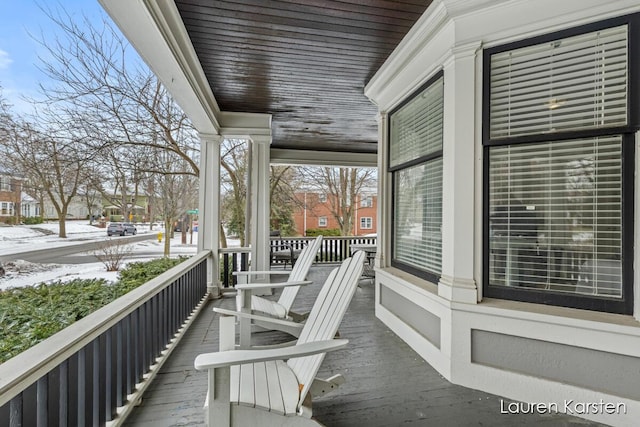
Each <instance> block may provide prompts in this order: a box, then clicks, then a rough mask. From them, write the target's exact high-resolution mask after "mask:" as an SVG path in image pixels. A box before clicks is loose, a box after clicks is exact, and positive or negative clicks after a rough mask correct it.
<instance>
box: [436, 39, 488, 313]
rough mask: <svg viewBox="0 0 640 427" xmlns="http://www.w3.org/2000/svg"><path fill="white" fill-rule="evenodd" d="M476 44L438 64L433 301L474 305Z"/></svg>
mask: <svg viewBox="0 0 640 427" xmlns="http://www.w3.org/2000/svg"><path fill="white" fill-rule="evenodd" d="M479 48H480V45H479V44H478V43H473V44H468V45H463V46H458V47H455V48H453V49H452V52H451V56H450V57H449V58H448V59H447V60H446V61H445V63H444V129H443V139H444V141H443V170H442V189H443V192H442V275H441V278H440V283H439V284H438V295H440V296H442V297H443V298H446V299H448V300H451V301H457V302H465V303H470V304H475V303H476V302H477V300H478V290H477V287H476V283H475V280H474V278H473V277H474V276H473V272H474V265H473V260H474V235H475V233H474V223H475V211H474V200H475V198H474V187H475V186H474V175H475V174H474V166H475V157H474V154H475V152H476V150H475V139H474V136H475V120H474V119H475V110H474V108H475V96H474V94H475V58H476V53H477V52H478V49H479Z"/></svg>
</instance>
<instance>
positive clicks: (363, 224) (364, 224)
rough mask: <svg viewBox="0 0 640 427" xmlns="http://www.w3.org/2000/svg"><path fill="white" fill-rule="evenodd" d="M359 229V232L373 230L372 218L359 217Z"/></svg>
mask: <svg viewBox="0 0 640 427" xmlns="http://www.w3.org/2000/svg"><path fill="white" fill-rule="evenodd" d="M360 229H361V230H371V229H373V218H372V217H370V216H363V217H360Z"/></svg>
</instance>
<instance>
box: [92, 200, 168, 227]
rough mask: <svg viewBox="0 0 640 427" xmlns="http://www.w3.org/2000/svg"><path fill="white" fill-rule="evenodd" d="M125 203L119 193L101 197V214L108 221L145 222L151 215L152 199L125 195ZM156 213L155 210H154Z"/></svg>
mask: <svg viewBox="0 0 640 427" xmlns="http://www.w3.org/2000/svg"><path fill="white" fill-rule="evenodd" d="M126 199H127V200H126V202H125V201H123V197H122V195H121V194H119V193H114V194H112V195H110V196H109V197H102V198H101V203H102V206H103V208H102V214H103V215H104V217H105V218H106V219H107V220H108V221H131V222H147V221H149V216H150V215H151V203H152V198H151V197H149V196H147V195H143V194H138V195H137V196H134V195H133V194H127V195H126ZM156 213H157V210H156Z"/></svg>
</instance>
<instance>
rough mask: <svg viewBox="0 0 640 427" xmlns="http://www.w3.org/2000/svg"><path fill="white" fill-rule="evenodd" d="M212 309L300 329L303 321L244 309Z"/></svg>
mask: <svg viewBox="0 0 640 427" xmlns="http://www.w3.org/2000/svg"><path fill="white" fill-rule="evenodd" d="M213 311H214V312H216V313H218V314H222V315H225V316H235V317H237V318H240V317H243V318H245V319H251V320H259V321H261V322H268V323H271V324H274V325H282V326H288V327H296V328H300V329H302V328H303V327H304V323H298V322H292V321H290V320H283V319H276V318H275V317H269V316H263V315H260V314H253V313H246V312H244V311H235V310H227V309H226V308H219V307H214V308H213Z"/></svg>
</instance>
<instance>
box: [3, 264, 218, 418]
mask: <svg viewBox="0 0 640 427" xmlns="http://www.w3.org/2000/svg"><path fill="white" fill-rule="evenodd" d="M210 256H211V253H210V252H209V251H204V252H201V253H199V254H198V255H196V256H194V257H192V258H191V259H189V260H187V261H185V262H183V263H181V264H179V265H177V266H176V267H174V268H172V269H171V270H169V271H167V272H165V273H163V274H161V275H160V276H158V277H156V278H155V279H153V280H151V281H149V282H147V283H146V284H144V285H142V286H140V287H139V288H137V289H134V290H133V291H131V292H129V293H128V294H126V295H124V296H122V297H121V298H118V299H117V300H116V301H114V302H112V303H110V304H109V305H107V306H105V307H103V308H101V309H100V310H97V311H95V312H94V313H92V314H90V315H89V316H87V317H85V318H84V319H81V320H79V321H78V322H76V323H74V324H73V325H71V326H69V327H68V328H65V329H64V330H62V331H60V332H59V333H57V334H55V335H53V336H52V337H50V338H48V339H47V340H45V341H43V342H41V343H39V344H37V345H36V346H34V347H32V348H30V349H28V350H27V351H25V352H23V353H21V354H20V355H18V356H16V357H14V358H12V359H10V360H8V361H7V362H5V363H4V364H2V365H0V425H2V426H4V425H8V426H31V425H38V426H45V425H60V426H78V425H105V424H107V425H119V424H121V423H122V421H123V420H124V418H125V417H126V416H127V415H128V413H129V412H130V411H131V409H132V407H133V406H134V405H135V404H136V403H137V402H138V401H139V399H140V396H141V395H142V393H143V392H144V390H145V389H146V387H147V386H148V384H149V382H150V381H151V379H152V378H153V377H154V376H155V373H156V372H157V371H158V370H159V368H160V366H161V365H162V364H163V363H164V361H165V360H166V358H167V357H168V355H169V354H170V353H171V351H172V350H173V348H175V346H176V344H177V343H178V341H179V340H180V338H181V337H182V335H183V333H184V331H185V330H186V329H187V327H188V326H189V325H190V323H191V322H192V320H193V319H194V318H195V316H196V315H197V313H198V312H199V310H200V309H201V307H202V306H203V305H204V303H205V302H206V298H207V277H206V276H207V259H208V258H209V257H210Z"/></svg>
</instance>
